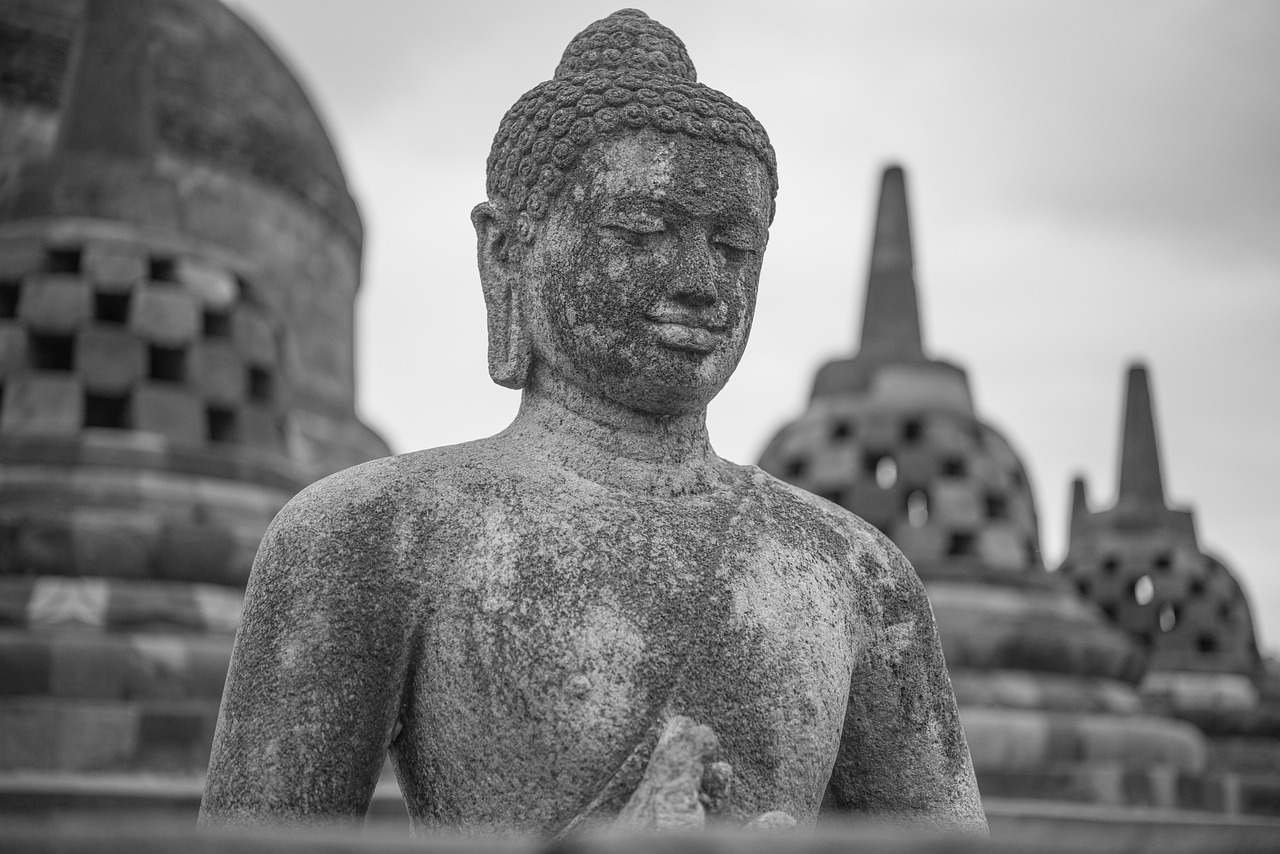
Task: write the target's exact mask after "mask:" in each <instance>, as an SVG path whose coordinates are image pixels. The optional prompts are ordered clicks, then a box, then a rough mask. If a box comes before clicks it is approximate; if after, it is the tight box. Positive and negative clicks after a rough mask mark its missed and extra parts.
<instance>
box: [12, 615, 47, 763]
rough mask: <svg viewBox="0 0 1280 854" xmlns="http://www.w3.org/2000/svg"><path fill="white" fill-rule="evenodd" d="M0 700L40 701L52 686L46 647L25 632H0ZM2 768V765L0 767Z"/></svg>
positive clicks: (44, 643) (38, 639)
mask: <svg viewBox="0 0 1280 854" xmlns="http://www.w3.org/2000/svg"><path fill="white" fill-rule="evenodd" d="M0 673H2V674H4V678H3V679H0V696H7V697H24V696H25V697H43V696H45V695H47V694H48V693H49V689H50V686H51V685H52V681H53V680H52V673H53V653H52V650H50V648H49V644H48V643H46V642H44V641H43V640H42V639H41V638H39V637H36V636H33V635H30V634H28V633H27V632H25V631H20V630H18V631H15V630H9V631H5V632H0ZM0 767H3V765H0Z"/></svg>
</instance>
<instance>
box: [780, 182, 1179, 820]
mask: <svg viewBox="0 0 1280 854" xmlns="http://www.w3.org/2000/svg"><path fill="white" fill-rule="evenodd" d="M760 466H761V468H763V469H765V470H766V471H768V472H770V473H771V474H774V475H776V476H778V477H780V478H783V479H785V480H788V481H790V482H792V483H795V484H797V485H798V486H801V487H804V488H806V489H809V490H811V491H813V492H816V493H818V494H820V495H822V496H824V497H826V498H828V499H830V500H831V501H834V502H836V503H838V504H841V505H843V506H844V507H846V508H848V509H849V510H852V511H853V512H854V513H857V514H858V515H860V516H862V517H863V518H865V519H867V520H868V521H869V522H871V523H872V524H874V525H876V526H877V527H879V528H880V529H881V530H883V531H884V532H885V533H886V534H887V535H888V536H889V537H890V538H891V539H892V540H893V541H894V542H895V543H897V544H898V546H899V547H900V548H901V549H902V551H903V553H904V554H905V555H906V556H907V557H908V558H909V559H910V560H911V562H912V564H913V565H914V566H915V568H916V570H917V572H919V574H920V577H921V578H922V579H923V580H924V583H925V586H926V588H927V589H928V592H929V598H930V601H931V602H932V604H933V608H934V613H935V616H936V617H937V621H938V630H939V633H940V634H941V637H942V645H943V649H944V651H945V653H946V657H947V665H948V669H949V670H950V673H951V678H952V682H953V684H954V686H955V690H956V698H957V700H958V701H959V703H960V711H961V715H962V717H963V719H964V724H965V731H966V735H967V737H968V740H969V746H970V750H971V752H972V754H973V760H974V767H975V769H976V770H977V773H978V782H979V785H980V787H981V789H982V792H983V796H984V798H986V799H991V798H999V797H1011V798H1042V799H1062V800H1074V801H1087V802H1093V803H1109V804H1116V805H1121V804H1133V803H1147V804H1155V805H1163V806H1171V805H1173V803H1174V802H1175V800H1176V794H1175V793H1174V792H1173V791H1172V790H1171V789H1170V787H1169V786H1168V785H1167V783H1166V782H1165V781H1167V780H1168V779H1172V778H1173V777H1176V776H1177V775H1178V774H1179V773H1191V774H1194V773H1198V772H1199V770H1200V768H1201V767H1202V766H1203V763H1204V742H1203V738H1202V736H1201V735H1200V733H1199V732H1198V731H1196V729H1195V728H1194V727H1191V726H1189V725H1187V724H1185V723H1182V722H1179V721H1174V720H1170V719H1166V718H1161V717H1156V716H1152V715H1148V714H1145V713H1144V712H1143V709H1142V706H1141V703H1140V700H1139V697H1138V694H1137V691H1136V686H1137V683H1138V680H1139V679H1140V678H1141V676H1142V673H1143V656H1142V653H1141V651H1140V650H1139V649H1138V648H1137V647H1136V646H1135V645H1134V644H1133V643H1132V642H1131V640H1130V639H1129V638H1128V637H1127V636H1126V635H1125V634H1124V633H1122V632H1119V631H1117V630H1116V629H1115V628H1114V627H1112V626H1110V625H1109V624H1108V623H1107V622H1106V621H1105V620H1104V619H1103V617H1102V615H1101V614H1100V613H1099V612H1098V611H1097V610H1096V609H1095V608H1094V607H1092V606H1091V605H1090V604H1088V603H1087V602H1085V601H1083V600H1081V599H1080V598H1078V597H1077V596H1076V595H1075V594H1074V591H1072V590H1070V589H1069V588H1068V587H1066V586H1065V585H1063V584H1061V583H1060V582H1059V580H1058V579H1057V578H1056V577H1054V576H1053V575H1051V574H1049V573H1048V572H1046V571H1045V567H1044V564H1043V561H1042V558H1041V556H1040V546H1039V530H1038V523H1037V519H1036V509H1035V502H1034V498H1033V495H1032V491H1031V486H1030V484H1029V481H1028V478H1027V474H1026V470H1025V468H1024V467H1023V465H1022V463H1021V462H1020V460H1019V458H1018V455H1017V454H1016V453H1015V452H1014V451H1013V449H1012V447H1011V446H1010V444H1009V442H1008V441H1007V440H1006V439H1005V438H1004V437H1003V436H1001V435H1000V433H999V432H997V431H996V430H995V429H994V428H992V427H991V426H990V425H988V424H987V423H985V422H984V421H982V420H981V419H980V418H979V417H978V415H977V413H976V411H975V409H974V405H973V398H972V395H971V393H970V389H969V383H968V378H967V377H966V375H965V372H964V370H963V369H961V368H959V367H957V366H956V365H953V364H951V363H949V362H945V361H941V360H938V359H934V358H931V357H930V356H929V355H928V354H927V352H926V350H925V348H924V345H923V335H922V334H921V322H920V310H919V296H918V292H917V288H916V282H915V276H914V271H913V258H912V246H911V231H910V221H909V216H908V210H907V195H906V186H905V179H904V175H903V171H902V170H901V169H900V168H897V167H892V168H889V169H887V170H886V171H885V173H884V178H883V184H882V187H881V195H880V202H879V211H878V216H877V221H876V227H875V240H874V244H873V249H872V258H871V269H870V275H869V277H868V283H867V292H866V305H865V310H864V314H863V320H862V338H861V346H860V348H859V350H858V352H857V354H856V355H854V356H853V357H852V358H846V359H838V360H836V361H832V362H829V363H828V364H826V365H825V366H823V368H822V369H821V370H820V371H819V372H818V375H817V379H816V381H815V383H814V388H813V396H812V399H811V401H810V404H809V409H808V411H807V412H805V414H804V415H802V416H801V417H800V418H799V419H798V420H796V421H795V422H793V423H791V424H788V425H787V426H785V427H784V428H783V429H782V430H781V431H779V433H778V434H777V436H776V437H774V439H773V441H772V442H770V443H769V446H768V448H767V449H766V450H765V452H764V454H763V456H762V457H761V460H760ZM1122 780H1123V781H1124V784H1123V785H1122V784H1121V781H1122Z"/></svg>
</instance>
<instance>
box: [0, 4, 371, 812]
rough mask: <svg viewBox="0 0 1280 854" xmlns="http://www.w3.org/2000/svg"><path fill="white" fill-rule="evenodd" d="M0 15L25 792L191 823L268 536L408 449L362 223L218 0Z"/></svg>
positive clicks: (1, 245) (8, 461) (10, 647)
mask: <svg viewBox="0 0 1280 854" xmlns="http://www.w3.org/2000/svg"><path fill="white" fill-rule="evenodd" d="M0 24H2V25H3V29H2V30H0V32H2V33H3V50H0V79H2V80H3V81H4V86H3V87H2V88H0V176H3V177H2V179H0V387H2V391H0V732H3V733H4V735H3V737H0V785H2V786H3V791H4V792H5V793H7V796H8V800H6V801H5V803H6V804H12V803H18V804H19V809H20V810H21V811H24V812H31V811H39V810H41V809H62V808H67V807H76V806H83V805H85V804H95V805H101V804H125V803H146V804H151V805H152V806H155V807H157V808H162V807H164V806H166V805H170V804H182V805H183V809H186V810H188V811H189V812H190V813H191V814H192V815H194V809H195V803H196V802H197V801H198V798H199V792H200V785H201V779H202V776H203V772H204V769H205V766H206V764H207V762H208V754H209V747H210V743H211V741H212V736H213V726H214V722H215V720H216V716H217V711H218V701H219V697H220V695H221V691H222V684H223V679H224V678H225V673H226V669H227V663H228V660H229V657H230V654H231V645H232V637H233V633H234V632H235V630H236V626H237V622H238V620H239V614H240V606H241V601H242V590H243V587H244V583H245V580H246V578H247V576H248V573H249V567H250V564H251V562H252V560H253V556H254V552H255V550H256V549H257V546H258V542H259V540H260V539H261V537H262V534H263V532H264V531H265V530H266V526H267V524H268V523H269V522H270V520H271V518H272V517H273V516H274V515H275V513H276V512H277V511H278V510H279V508H280V507H281V506H282V505H283V504H284V502H285V501H287V500H288V499H289V497H290V496H292V495H293V494H294V492H296V491H297V490H298V489H300V488H301V487H303V486H305V485H306V484H307V483H309V482H311V481H312V480H314V479H316V478H317V477H319V476H320V475H322V474H326V473H328V472H331V471H334V470H336V469H339V468H343V467H345V466H348V465H351V464H353V463H356V462H359V461H362V460H365V459H369V458H372V457H376V456H381V455H384V454H386V453H387V447H386V445H385V444H384V443H383V442H382V440H381V439H379V438H378V437H377V436H376V435H375V434H374V433H373V432H372V431H371V430H369V428H367V427H366V426H364V425H363V424H362V423H361V421H360V420H359V418H358V417H357V416H356V413H355V388H354V376H355V373H354V358H353V349H354V342H353V327H354V321H353V300H354V298H355V294H356V290H357V287H358V284H359V272H360V254H361V243H362V233H361V224H360V218H359V214H358V212H357V210H356V207H355V204H354V202H353V201H352V199H351V196H350V194H349V193H348V192H347V189H346V184H345V181H344V179H343V175H342V171H341V168H340V166H339V164H338V160H337V157H336V155H335V154H334V151H333V147H332V145H331V143H330V142H329V139H328V137H327V135H326V134H325V131H324V128H323V126H322V124H321V122H320V120H319V118H318V117H317V115H316V113H315V111H314V109H313V108H312V106H311V104H310V103H309V101H308V99H307V97H306V95H305V93H304V92H303V91H302V89H301V87H300V86H299V84H298V82H297V81H296V80H295V79H294V77H293V75H292V74H291V73H290V72H289V71H288V69H287V68H286V67H285V66H284V64H283V63H282V62H281V60H280V59H279V57H278V56H276V54H275V53H274V52H273V51H272V50H271V48H270V47H268V46H267V45H266V44H265V43H264V42H263V41H262V40H261V39H260V38H259V37H258V35H257V34H256V33H254V32H253V30H252V29H250V28H249V27H248V26H247V25H246V24H245V23H244V22H243V21H241V20H240V19H239V18H238V17H236V16H235V15H234V14H233V13H231V12H230V11H229V10H228V9H226V8H225V7H224V6H222V5H221V4H220V3H217V2H214V1H213V0H146V2H141V0H42V2H40V3H38V4H35V3H24V2H16V3H4V4H3V5H0ZM14 798H17V799H18V800H17V801H15V800H14ZM24 798H25V800H24Z"/></svg>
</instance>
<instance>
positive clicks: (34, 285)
mask: <svg viewBox="0 0 1280 854" xmlns="http://www.w3.org/2000/svg"><path fill="white" fill-rule="evenodd" d="M92 314H93V292H92V290H91V289H90V288H89V283H88V281H87V280H85V279H83V278H81V277H80V276H69V275H56V274H40V275H36V276H28V277H27V278H26V280H25V281H24V282H23V284H22V296H21V297H20V298H19V299H18V318H19V319H20V320H22V322H23V325H24V326H26V327H27V328H28V329H33V330H36V331H39V332H72V331H74V330H76V329H79V328H80V327H82V326H84V325H85V324H86V323H87V322H88V320H89V318H90V317H91V316H92Z"/></svg>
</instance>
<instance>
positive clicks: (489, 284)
mask: <svg viewBox="0 0 1280 854" xmlns="http://www.w3.org/2000/svg"><path fill="white" fill-rule="evenodd" d="M471 223H472V224H473V225H474V226H475V227H476V261H477V264H478V265H479V267H480V287H481V288H482V289H483V290H484V304H485V309H486V312H487V314H488V318H489V376H490V377H492V378H493V381H494V382H495V383H497V384H498V385H500V386H506V387H507V388H524V385H525V383H526V382H527V381H528V378H529V355H530V352H531V350H532V348H531V346H530V343H529V331H528V324H527V323H526V322H525V314H524V310H523V305H522V298H523V294H524V288H523V287H522V285H523V281H522V278H523V276H522V273H523V267H524V265H523V263H522V260H523V258H522V256H523V254H524V253H523V252H521V251H520V250H519V249H518V248H517V242H518V240H519V238H518V237H517V236H516V234H515V231H514V229H513V228H512V222H511V220H510V219H509V218H508V217H507V216H506V215H505V213H504V212H503V211H502V210H501V209H499V208H498V207H497V206H495V205H494V204H493V203H492V202H481V203H480V204H478V205H476V206H475V208H474V209H473V210H472V211H471Z"/></svg>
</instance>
